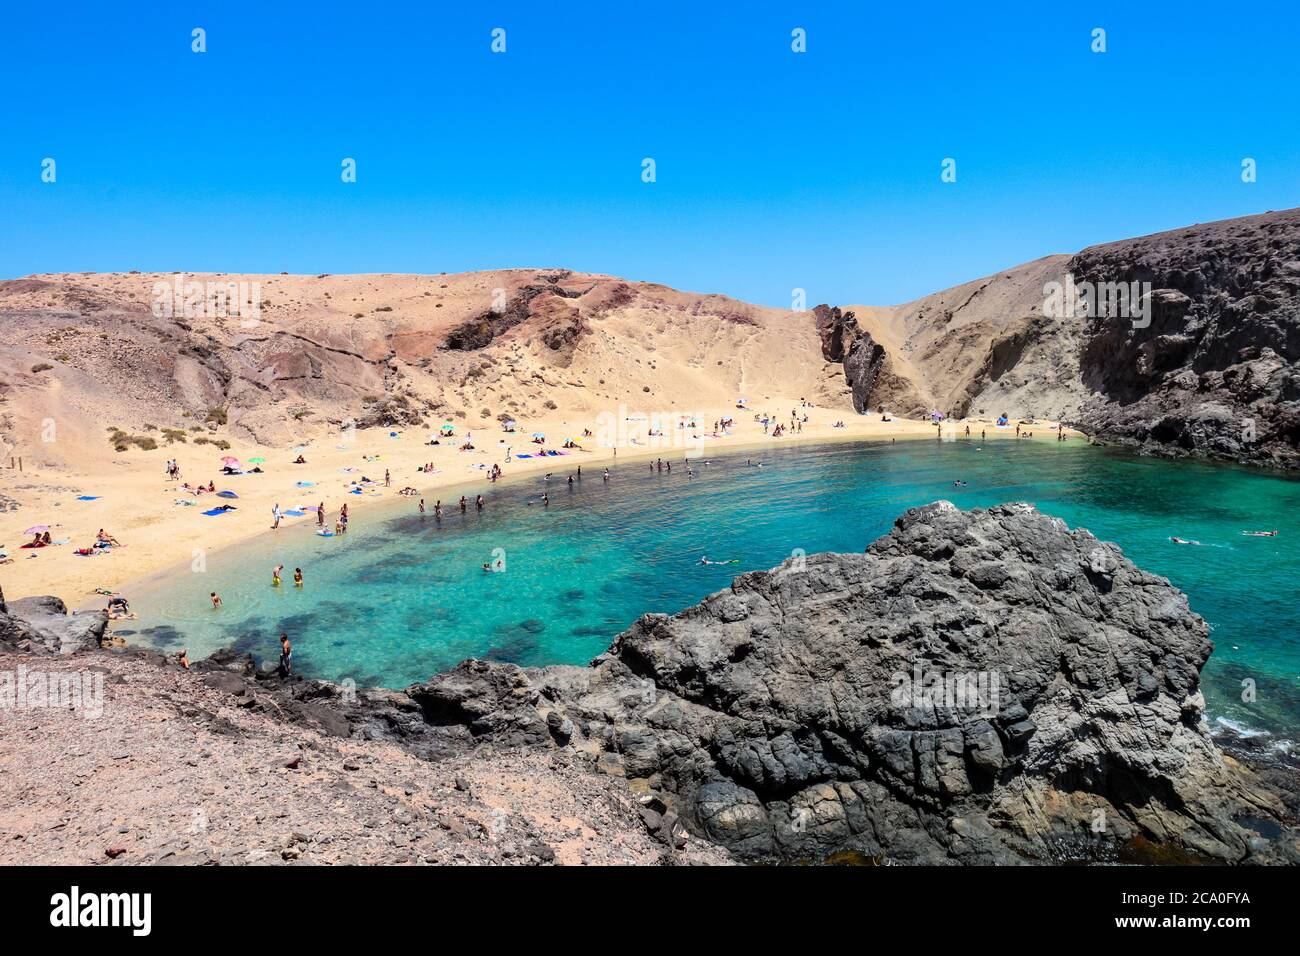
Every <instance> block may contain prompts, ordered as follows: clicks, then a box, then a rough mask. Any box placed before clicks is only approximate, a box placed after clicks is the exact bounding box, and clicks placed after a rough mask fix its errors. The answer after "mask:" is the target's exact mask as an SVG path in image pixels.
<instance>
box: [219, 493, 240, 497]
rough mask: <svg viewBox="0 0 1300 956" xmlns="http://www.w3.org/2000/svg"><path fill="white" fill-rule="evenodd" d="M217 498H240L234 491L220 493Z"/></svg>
mask: <svg viewBox="0 0 1300 956" xmlns="http://www.w3.org/2000/svg"><path fill="white" fill-rule="evenodd" d="M217 497H218V498H238V497H239V495H237V494H235V493H234V492H233V491H218V492H217Z"/></svg>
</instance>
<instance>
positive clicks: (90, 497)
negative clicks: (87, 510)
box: [77, 495, 101, 501]
mask: <svg viewBox="0 0 1300 956" xmlns="http://www.w3.org/2000/svg"><path fill="white" fill-rule="evenodd" d="M100 497H101V496H100V495H78V496H77V500H78V501H98V500H99V499H100Z"/></svg>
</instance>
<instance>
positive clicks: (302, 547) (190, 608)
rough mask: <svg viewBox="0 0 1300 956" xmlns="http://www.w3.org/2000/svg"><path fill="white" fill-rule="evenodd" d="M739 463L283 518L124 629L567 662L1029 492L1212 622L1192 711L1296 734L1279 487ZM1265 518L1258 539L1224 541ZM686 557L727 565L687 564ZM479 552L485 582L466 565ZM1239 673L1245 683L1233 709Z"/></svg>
mask: <svg viewBox="0 0 1300 956" xmlns="http://www.w3.org/2000/svg"><path fill="white" fill-rule="evenodd" d="M754 460H755V461H761V462H762V463H763V464H762V467H751V466H747V465H746V458H745V456H744V455H743V454H742V455H740V456H738V457H731V458H723V459H714V460H713V461H712V462H711V463H709V464H703V463H697V464H696V465H695V477H693V478H692V477H688V476H687V474H686V469H685V468H684V467H682V466H680V465H675V467H674V468H673V472H672V474H671V475H668V474H661V473H659V472H655V471H652V470H651V469H650V467H649V466H648V465H647V464H645V463H642V464H639V465H638V464H630V463H624V464H621V465H619V466H618V468H617V470H616V472H615V475H614V478H613V480H612V481H610V482H609V483H608V484H606V483H604V482H602V481H601V476H600V469H599V468H597V467H595V466H590V467H589V468H588V469H586V471H587V473H586V475H585V476H584V478H583V479H582V481H581V482H580V483H579V484H577V485H576V486H575V487H573V488H572V489H570V488H569V487H567V486H566V485H565V483H564V480H563V479H564V476H565V474H567V472H562V471H558V470H557V473H556V475H557V477H556V478H554V479H552V480H551V481H550V482H549V483H544V482H543V481H542V479H541V478H540V477H535V478H534V477H529V478H521V479H518V480H515V481H511V482H502V483H500V484H498V485H497V486H495V487H494V486H490V485H488V484H487V483H486V482H484V483H483V486H482V488H481V489H475V490H482V491H483V492H484V494H485V496H486V497H487V498H488V507H487V509H486V510H485V511H483V512H482V513H476V512H475V511H474V509H473V507H472V505H471V508H470V511H469V513H468V514H466V515H462V514H460V512H459V511H458V510H452V511H449V513H448V514H447V515H446V516H445V517H444V518H443V519H442V521H441V522H438V521H435V520H434V519H433V517H432V516H425V517H423V518H421V517H420V516H419V515H416V514H413V513H412V512H414V510H415V508H414V505H413V504H411V503H410V502H406V501H403V502H401V503H400V504H394V505H393V510H390V511H384V510H383V507H385V506H381V507H380V508H379V509H373V510H369V511H367V510H362V511H361V512H360V513H358V514H357V515H356V516H355V517H354V521H353V525H352V530H351V531H350V532H349V533H348V535H347V536H346V537H344V538H336V539H326V538H319V537H317V536H316V535H314V534H313V533H312V532H311V530H310V528H308V527H305V526H303V527H298V528H292V529H288V530H285V531H281V532H279V533H278V534H277V535H275V536H272V535H269V534H268V535H266V536H264V537H263V538H262V539H260V540H259V541H257V542H255V543H253V544H250V545H248V546H247V547H242V548H240V549H237V550H232V551H229V552H226V553H218V554H215V555H212V556H210V557H209V559H208V568H207V572H206V573H204V574H194V573H191V572H190V571H188V569H187V570H186V571H185V572H181V573H178V574H176V575H173V576H170V577H168V578H166V579H164V580H163V581H162V582H160V583H158V584H155V585H152V586H149V587H146V588H145V589H143V590H141V591H138V592H137V593H136V594H134V595H132V598H133V605H134V606H135V608H136V610H138V611H139V612H140V613H141V616H142V619H141V621H140V622H139V625H138V630H137V631H136V632H135V633H134V635H133V636H132V635H128V640H132V641H138V642H142V643H148V644H152V645H154V646H157V647H161V648H164V649H168V650H176V649H178V648H179V647H181V646H185V647H187V648H188V649H189V652H190V656H191V657H192V658H198V657H202V656H204V655H205V654H207V653H210V652H212V651H213V650H216V649H217V648H218V647H223V646H228V645H233V646H235V647H237V648H239V649H241V650H248V651H251V652H252V653H253V654H254V655H255V656H257V657H259V658H274V656H275V654H276V652H277V648H276V640H275V639H276V636H277V635H278V634H279V633H280V632H281V631H285V632H287V633H288V634H289V635H290V636H291V637H292V639H293V643H294V660H295V663H296V666H297V669H298V670H299V671H300V672H301V673H304V674H307V675H308V676H315V677H324V678H328V679H331V680H342V679H345V678H351V679H352V680H354V681H356V682H357V684H358V685H359V686H367V685H382V686H389V687H401V686H405V685H407V684H409V683H412V682H415V681H421V680H425V679H427V678H428V677H429V676H430V675H432V674H434V673H436V672H437V671H440V670H445V669H446V668H448V667H450V666H452V665H454V664H456V663H457V662H459V661H461V660H463V659H464V658H467V657H479V658H488V659H495V660H507V661H514V662H516V663H519V664H524V665H543V664H556V663H585V662H587V661H589V660H590V659H591V658H593V657H595V656H596V655H597V654H599V653H601V652H602V651H604V650H605V648H606V647H607V646H608V644H609V642H610V640H611V638H612V637H613V636H614V635H615V634H617V633H618V632H619V631H621V630H623V629H624V628H626V627H627V626H628V625H629V624H630V623H631V622H632V621H633V620H635V619H636V618H637V617H638V616H639V615H640V614H642V613H644V612H647V611H664V612H674V611H677V610H680V609H682V608H684V607H687V606H688V605H690V604H693V603H695V602H696V601H698V600H699V599H700V598H702V597H704V596H705V595H707V594H709V593H711V592H713V591H716V590H718V589H720V588H723V587H726V586H727V585H728V584H729V583H730V581H731V579H732V577H733V576H734V575H735V574H737V573H739V572H740V571H744V570H751V569H756V568H768V567H771V566H772V565H775V564H777V563H779V562H780V561H782V560H784V559H785V558H787V557H789V556H790V555H791V553H792V552H794V551H795V550H796V549H802V550H803V551H805V552H806V553H809V554H811V553H813V552H816V551H826V550H831V551H861V550H862V549H864V548H865V547H866V546H867V545H868V544H869V543H870V542H871V541H873V540H874V539H875V538H877V537H878V536H880V535H882V534H884V533H886V532H887V531H888V530H889V528H890V526H891V524H892V522H893V520H894V518H895V517H896V516H897V515H899V514H900V513H901V512H903V511H904V510H905V509H907V508H909V507H912V506H914V505H919V504H925V503H927V502H930V501H933V500H935V499H937V498H947V499H949V500H951V501H953V502H955V503H956V504H957V505H958V506H960V507H963V508H969V507H977V506H979V507H983V506H988V505H993V504H998V503H1001V502H1004V501H1030V502H1033V503H1034V504H1036V505H1037V506H1038V507H1039V508H1040V509H1042V510H1043V511H1046V512H1048V513H1050V514H1053V515H1057V516H1059V517H1061V518H1064V519H1065V521H1066V522H1067V523H1069V524H1070V525H1071V526H1072V527H1073V526H1080V525H1081V526H1084V527H1086V528H1088V529H1089V530H1091V531H1092V532H1093V533H1094V534H1096V535H1097V536H1098V537H1101V538H1104V539H1107V540H1111V541H1115V542H1118V543H1119V544H1120V545H1121V546H1122V547H1123V549H1124V552H1125V554H1127V555H1128V557H1129V558H1131V559H1132V560H1133V561H1135V562H1136V563H1137V564H1138V565H1140V566H1142V567H1143V568H1146V569H1147V570H1149V571H1152V572H1155V573H1158V574H1163V575H1165V576H1167V577H1169V578H1170V579H1171V580H1172V581H1173V582H1174V583H1175V584H1177V585H1178V586H1179V587H1181V588H1182V589H1183V590H1185V591H1186V592H1187V593H1188V595H1189V596H1190V598H1191V603H1192V607H1193V608H1194V609H1195V610H1196V611H1198V612H1199V613H1200V614H1202V615H1203V616H1204V617H1205V618H1206V619H1207V620H1208V621H1209V622H1210V624H1211V627H1212V628H1213V636H1214V640H1215V644H1216V649H1215V652H1214V655H1213V657H1212V658H1211V660H1210V663H1209V665H1208V666H1207V668H1206V673H1205V688H1206V696H1207V702H1208V707H1209V710H1210V713H1211V716H1212V717H1213V718H1221V719H1224V720H1228V721H1232V722H1234V723H1235V724H1238V725H1242V726H1245V727H1249V728H1253V729H1259V730H1265V731H1270V732H1273V733H1279V734H1283V735H1286V736H1293V735H1294V734H1295V732H1296V730H1297V728H1300V601H1298V600H1297V598H1298V597H1300V587H1298V585H1297V581H1298V580H1300V579H1298V578H1297V574H1296V568H1297V563H1298V561H1300V481H1295V480H1289V479H1286V478H1284V477H1280V476H1277V475H1269V474H1262V473H1258V472H1251V471H1247V470H1244V469H1238V468H1234V467H1223V466H1213V465H1206V464H1200V463H1189V462H1168V461H1162V460H1158V459H1144V458H1137V457H1133V456H1130V455H1127V454H1124V453H1120V452H1117V451H1111V450H1106V449H1098V448H1092V447H1088V446H1086V445H1084V444H1083V443H1079V442H1068V443H1064V444H1057V443H1056V442H1050V441H1049V442H1039V441H1033V442H1029V441H1020V442H1018V441H1015V440H1001V441H995V442H991V443H989V444H986V445H981V444H980V443H978V442H973V441H966V440H958V441H945V442H940V441H933V442H931V441H907V442H899V443H897V444H834V445H823V446H788V447H785V448H779V447H778V448H773V449H771V450H764V451H763V452H762V453H761V454H759V453H754ZM565 467H572V465H571V464H570V463H569V462H567V461H566V462H564V463H562V464H560V463H557V469H562V468H565ZM955 479H962V480H964V481H966V482H967V483H968V484H967V485H966V486H964V487H956V486H954V485H953V483H952V482H953V481H954V480H955ZM397 480H400V478H398V479H397ZM542 491H547V492H549V494H550V501H551V503H550V505H549V506H548V507H543V506H542V505H541V504H540V502H539V501H537V498H538V496H539V495H540V493H541V492H542ZM473 493H474V491H471V495H470V496H471V501H472V499H473ZM454 497H458V495H457V496H449V498H450V499H451V500H454ZM530 502H531V503H530ZM1274 528H1276V529H1278V530H1279V532H1280V534H1279V535H1278V536H1277V537H1276V538H1248V537H1243V536H1242V535H1241V531H1242V530H1244V529H1253V530H1271V529H1274ZM1171 535H1175V536H1178V537H1182V538H1189V539H1195V540H1197V541H1199V542H1201V545H1199V546H1195V545H1188V546H1179V545H1176V544H1173V543H1171V542H1170V541H1169V537H1170V536H1171ZM497 549H501V550H500V551H498V550H497ZM705 554H707V555H708V556H709V557H710V558H711V559H713V560H726V559H733V558H734V559H736V560H737V561H738V563H736V564H729V565H723V566H703V565H700V564H699V563H698V562H699V558H700V556H701V555H705ZM498 556H504V559H505V566H506V570H505V572H504V573H487V572H485V571H483V570H482V565H483V564H484V563H487V562H491V561H494V560H495V559H496V558H497V557H498ZM281 563H282V564H284V565H285V566H286V568H287V573H286V574H285V579H286V582H288V581H290V579H291V576H292V571H293V568H294V567H296V566H300V567H302V569H303V571H304V574H305V576H306V582H307V584H306V587H305V588H303V589H301V590H298V589H295V588H293V587H292V586H290V585H288V583H286V586H284V587H281V588H272V587H271V586H270V577H271V574H270V572H271V568H272V567H273V566H274V565H276V564H281ZM213 590H215V591H217V592H219V593H220V594H221V596H222V598H223V599H224V601H225V607H224V608H223V609H221V610H220V611H213V610H212V609H211V608H210V606H209V603H208V598H207V595H208V592H209V591H213ZM1244 678H1252V679H1254V680H1255V682H1256V686H1257V699H1256V701H1255V702H1253V703H1250V704H1246V703H1243V702H1242V701H1241V699H1240V697H1241V688H1240V683H1241V681H1242V680H1243V679H1244Z"/></svg>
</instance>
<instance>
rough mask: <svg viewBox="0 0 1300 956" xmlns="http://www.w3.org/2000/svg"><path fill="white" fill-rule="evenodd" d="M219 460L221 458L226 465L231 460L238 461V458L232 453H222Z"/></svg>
mask: <svg viewBox="0 0 1300 956" xmlns="http://www.w3.org/2000/svg"><path fill="white" fill-rule="evenodd" d="M221 460H222V461H223V462H225V463H226V464H227V465H229V464H230V463H231V462H237V461H239V459H238V458H236V457H235V456H234V455H224V456H222V459H221Z"/></svg>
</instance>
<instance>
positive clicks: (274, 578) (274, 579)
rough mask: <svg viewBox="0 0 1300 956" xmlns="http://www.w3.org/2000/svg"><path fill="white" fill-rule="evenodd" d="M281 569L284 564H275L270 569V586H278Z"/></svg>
mask: <svg viewBox="0 0 1300 956" xmlns="http://www.w3.org/2000/svg"><path fill="white" fill-rule="evenodd" d="M283 570H284V565H283V564H277V565H276V566H275V568H274V569H273V570H272V571H271V587H273V588H278V587H279V586H280V572H281V571H283Z"/></svg>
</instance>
